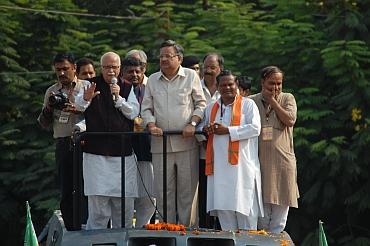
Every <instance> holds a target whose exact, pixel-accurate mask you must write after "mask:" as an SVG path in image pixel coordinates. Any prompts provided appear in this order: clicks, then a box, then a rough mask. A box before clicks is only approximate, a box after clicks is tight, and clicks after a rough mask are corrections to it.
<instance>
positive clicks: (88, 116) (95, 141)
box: [83, 76, 134, 156]
mask: <svg viewBox="0 0 370 246" xmlns="http://www.w3.org/2000/svg"><path fill="white" fill-rule="evenodd" d="M90 82H94V83H96V89H95V91H100V94H98V95H97V96H95V97H94V98H93V100H92V101H91V104H90V105H89V107H88V108H87V109H86V110H85V112H84V115H85V120H86V132H131V131H133V129H134V123H133V121H132V120H129V119H127V118H126V117H125V116H124V115H123V114H122V112H121V111H120V110H119V109H117V108H115V107H114V102H113V97H112V94H111V91H110V86H109V84H108V83H107V82H105V80H104V78H103V76H99V77H95V78H92V79H90ZM118 85H119V86H120V88H121V89H120V93H119V94H120V95H121V97H123V98H125V99H126V100H127V98H128V96H129V94H130V91H131V88H132V85H130V84H127V83H123V82H122V80H119V81H118ZM121 139H122V138H121V136H104V135H103V136H86V138H85V144H84V146H83V151H84V152H87V153H91V154H96V155H104V156H121V155H124V156H129V155H131V154H132V144H131V137H130V136H125V137H124V145H125V148H124V149H123V148H122V147H123V146H122V143H121ZM121 153H122V154H121Z"/></svg>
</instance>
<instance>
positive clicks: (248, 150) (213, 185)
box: [199, 98, 263, 216]
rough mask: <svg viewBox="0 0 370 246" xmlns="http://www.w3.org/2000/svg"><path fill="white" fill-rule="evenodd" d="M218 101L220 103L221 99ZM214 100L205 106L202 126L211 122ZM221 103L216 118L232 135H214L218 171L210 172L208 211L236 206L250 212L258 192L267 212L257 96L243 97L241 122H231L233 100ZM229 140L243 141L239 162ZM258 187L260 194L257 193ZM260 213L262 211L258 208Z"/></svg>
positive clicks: (245, 212) (259, 200) (215, 164)
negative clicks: (230, 151)
mask: <svg viewBox="0 0 370 246" xmlns="http://www.w3.org/2000/svg"><path fill="white" fill-rule="evenodd" d="M216 103H218V104H220V103H221V102H220V100H218V101H217V102H216ZM212 107H213V103H212V104H209V105H208V106H207V108H206V110H205V115H204V117H205V118H204V120H203V121H202V122H201V124H200V125H199V129H201V128H203V126H204V125H207V124H209V123H210V122H209V121H210V114H211V110H212ZM222 110H223V117H222V119H221V107H219V109H218V111H217V114H216V118H215V122H218V123H221V124H223V125H226V126H228V128H229V132H230V135H214V138H213V148H214V150H217V151H214V174H213V175H211V176H207V211H214V210H232V211H237V212H239V213H241V214H244V215H246V216H248V215H249V214H250V212H251V209H252V206H253V198H254V196H255V195H257V196H258V199H257V200H258V202H259V209H260V214H261V215H263V206H262V191H261V172H260V163H259V160H258V136H259V134H260V131H261V122H260V115H259V112H258V108H257V106H256V104H255V103H254V101H253V100H251V99H249V98H243V101H242V108H241V110H242V115H241V120H240V126H230V119H231V114H232V104H230V105H227V106H225V105H223V106H222ZM229 140H231V141H240V142H239V163H238V164H237V165H231V164H230V163H229V162H228V146H229ZM256 190H257V194H255V193H256V192H255V191H256ZM257 213H258V211H257Z"/></svg>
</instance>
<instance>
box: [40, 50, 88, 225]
mask: <svg viewBox="0 0 370 246" xmlns="http://www.w3.org/2000/svg"><path fill="white" fill-rule="evenodd" d="M53 67H54V70H55V73H56V75H57V78H58V82H57V83H55V84H54V85H52V86H50V87H49V88H48V89H47V90H46V93H45V98H44V104H43V107H42V111H41V113H40V115H39V117H38V119H37V120H38V122H39V123H40V125H41V126H42V127H43V128H51V126H52V128H53V133H54V134H53V137H54V139H55V142H56V149H55V160H56V164H57V167H58V184H59V187H60V193H61V200H60V210H61V212H62V217H63V220H64V224H65V227H66V229H67V230H71V229H72V226H73V207H72V205H73V203H72V191H73V149H72V147H71V135H72V129H73V126H74V125H75V124H76V123H77V122H79V121H81V120H82V119H83V114H82V113H81V112H78V111H77V110H76V108H75V106H74V101H75V96H76V95H77V93H78V91H79V89H80V88H81V87H84V86H85V85H88V84H89V82H88V81H85V80H79V79H77V77H76V65H75V61H74V57H73V55H72V54H69V53H66V54H57V55H56V56H55V57H54V60H53Z"/></svg>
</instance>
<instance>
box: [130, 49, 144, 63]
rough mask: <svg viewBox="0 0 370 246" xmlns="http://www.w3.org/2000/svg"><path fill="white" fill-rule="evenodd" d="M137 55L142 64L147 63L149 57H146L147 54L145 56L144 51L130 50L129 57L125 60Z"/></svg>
mask: <svg viewBox="0 0 370 246" xmlns="http://www.w3.org/2000/svg"><path fill="white" fill-rule="evenodd" d="M135 54H138V55H139V57H140V61H141V62H143V63H147V59H148V57H147V56H146V54H145V52H144V51H143V50H130V51H129V52H127V55H126V57H125V58H128V57H132V56H134V55H135Z"/></svg>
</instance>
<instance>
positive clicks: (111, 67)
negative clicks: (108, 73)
mask: <svg viewBox="0 0 370 246" xmlns="http://www.w3.org/2000/svg"><path fill="white" fill-rule="evenodd" d="M102 67H103V68H104V69H106V70H109V69H113V70H114V69H119V67H120V66H114V65H109V66H102Z"/></svg>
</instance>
